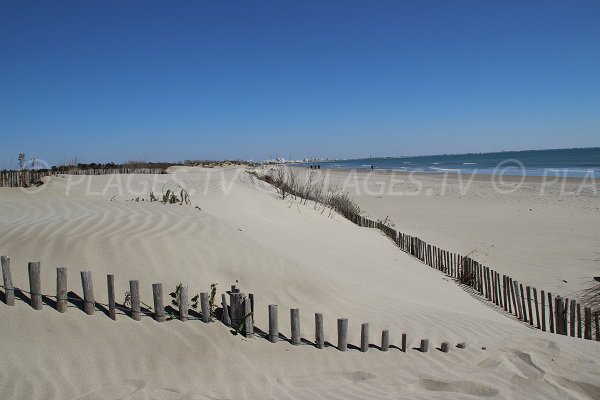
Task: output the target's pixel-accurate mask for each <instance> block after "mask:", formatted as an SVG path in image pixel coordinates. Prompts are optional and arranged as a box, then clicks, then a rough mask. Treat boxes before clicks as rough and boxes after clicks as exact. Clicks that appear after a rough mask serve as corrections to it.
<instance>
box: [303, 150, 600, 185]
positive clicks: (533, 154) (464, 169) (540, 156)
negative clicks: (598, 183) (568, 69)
mask: <svg viewBox="0 0 600 400" xmlns="http://www.w3.org/2000/svg"><path fill="white" fill-rule="evenodd" d="M307 164H308V165H314V166H317V165H318V166H319V167H320V168H326V169H327V168H338V169H371V168H372V169H373V170H386V171H403V172H425V173H434V174H435V173H438V174H439V173H456V174H458V173H462V174H473V173H475V174H498V173H501V174H503V175H515V176H522V175H525V176H560V177H580V178H586V177H587V178H594V179H595V178H600V147H591V148H576V149H553V150H525V151H503V152H497V153H470V154H440V155H431V156H410V157H369V158H359V159H352V160H334V161H321V162H312V163H303V164H299V165H307Z"/></svg>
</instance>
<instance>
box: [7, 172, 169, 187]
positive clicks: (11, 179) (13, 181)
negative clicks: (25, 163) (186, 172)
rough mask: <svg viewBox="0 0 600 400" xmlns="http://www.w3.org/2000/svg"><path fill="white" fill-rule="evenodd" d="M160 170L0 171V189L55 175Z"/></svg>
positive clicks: (25, 184) (26, 184)
mask: <svg viewBox="0 0 600 400" xmlns="http://www.w3.org/2000/svg"><path fill="white" fill-rule="evenodd" d="M162 173H164V170H162V169H160V168H95V169H72V170H67V171H52V170H22V171H0V187H31V186H35V185H38V184H39V183H40V182H41V179H42V178H43V177H45V176H56V175H112V174H162Z"/></svg>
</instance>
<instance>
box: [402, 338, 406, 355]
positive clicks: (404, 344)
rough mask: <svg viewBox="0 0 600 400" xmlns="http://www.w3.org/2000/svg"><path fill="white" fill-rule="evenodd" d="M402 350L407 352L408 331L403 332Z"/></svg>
mask: <svg viewBox="0 0 600 400" xmlns="http://www.w3.org/2000/svg"><path fill="white" fill-rule="evenodd" d="M402 352H403V353H406V333H403V334H402Z"/></svg>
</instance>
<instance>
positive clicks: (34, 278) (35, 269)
mask: <svg viewBox="0 0 600 400" xmlns="http://www.w3.org/2000/svg"><path fill="white" fill-rule="evenodd" d="M28 269H29V291H30V292H31V307H32V308H33V309H34V310H41V309H42V281H41V279H40V263H39V262H30V263H29V264H28Z"/></svg>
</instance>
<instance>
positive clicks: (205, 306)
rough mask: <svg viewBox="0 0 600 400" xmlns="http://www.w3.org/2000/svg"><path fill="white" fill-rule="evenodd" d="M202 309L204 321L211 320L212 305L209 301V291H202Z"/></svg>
mask: <svg viewBox="0 0 600 400" xmlns="http://www.w3.org/2000/svg"><path fill="white" fill-rule="evenodd" d="M200 311H201V313H202V322H204V323H208V322H210V305H209V303H208V293H206V292H202V293H200Z"/></svg>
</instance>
